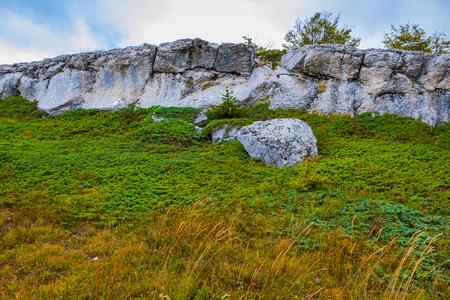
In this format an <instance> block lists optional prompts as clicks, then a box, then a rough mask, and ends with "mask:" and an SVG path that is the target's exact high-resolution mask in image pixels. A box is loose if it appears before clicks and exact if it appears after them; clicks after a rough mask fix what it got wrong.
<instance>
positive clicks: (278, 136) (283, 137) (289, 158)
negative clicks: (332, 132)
mask: <svg viewBox="0 0 450 300" xmlns="http://www.w3.org/2000/svg"><path fill="white" fill-rule="evenodd" d="M236 138H237V140H238V141H239V142H241V143H242V145H244V148H245V150H246V151H247V153H248V154H249V155H250V156H251V157H253V158H259V159H261V160H262V161H264V162H265V163H266V164H270V165H275V166H277V167H284V166H291V167H292V166H295V165H297V164H298V163H299V162H301V161H303V160H304V159H306V158H309V157H312V156H314V155H317V154H318V152H317V140H316V137H315V136H314V133H313V131H312V129H311V127H310V126H309V125H308V124H307V123H306V122H304V121H302V120H299V119H295V118H288V119H273V120H269V121H258V122H254V123H253V124H251V125H249V126H244V127H242V128H241V129H240V130H239V132H238V133H237V136H236Z"/></svg>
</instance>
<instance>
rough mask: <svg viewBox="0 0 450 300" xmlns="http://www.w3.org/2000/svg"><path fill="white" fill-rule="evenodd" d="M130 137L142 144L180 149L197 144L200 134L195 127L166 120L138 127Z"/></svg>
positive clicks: (174, 119)
mask: <svg viewBox="0 0 450 300" xmlns="http://www.w3.org/2000/svg"><path fill="white" fill-rule="evenodd" d="M131 136H133V137H137V138H138V139H139V140H141V141H142V142H149V143H156V144H168V145H176V146H181V147H188V146H191V145H194V144H198V140H199V139H200V134H199V133H198V132H197V131H196V130H195V125H192V124H190V123H188V122H186V121H184V120H181V119H176V118H167V119H164V120H162V121H160V122H154V123H150V124H148V125H147V127H140V128H139V129H138V130H137V131H136V132H135V133H134V134H132V135H131Z"/></svg>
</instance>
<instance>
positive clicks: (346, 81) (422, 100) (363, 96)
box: [0, 39, 450, 126]
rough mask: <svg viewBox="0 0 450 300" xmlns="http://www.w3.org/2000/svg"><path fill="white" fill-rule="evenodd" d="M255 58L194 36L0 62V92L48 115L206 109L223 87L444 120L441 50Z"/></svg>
mask: <svg viewBox="0 0 450 300" xmlns="http://www.w3.org/2000/svg"><path fill="white" fill-rule="evenodd" d="M254 62H255V50H254V48H253V47H252V46H249V45H245V44H228V43H225V44H221V45H218V44H214V43H209V42H206V41H203V40H200V39H184V40H178V41H175V42H172V43H163V44H161V45H159V46H155V45H149V44H143V45H141V46H138V47H127V48H124V49H116V50H110V51H104V52H103V51H97V52H87V53H80V54H74V55H62V56H58V57H55V58H50V59H44V60H43V61H40V62H32V63H18V64H13V65H1V66H0V97H1V98H4V97H7V96H10V95H18V94H21V95H22V96H24V97H25V98H27V99H30V100H33V99H37V100H39V108H41V109H44V110H46V111H49V112H51V113H61V112H64V111H66V110H68V109H71V108H99V109H103V110H116V109H121V108H124V107H126V106H128V105H129V104H132V103H134V104H135V105H136V106H140V107H150V106H153V105H161V106H166V107H167V106H191V107H196V108H202V109H206V108H209V106H210V105H219V104H220V103H221V101H222V98H221V93H223V92H224V91H225V87H226V86H229V87H230V90H232V91H233V92H234V94H233V95H234V96H235V97H236V98H237V101H239V102H242V103H244V104H246V105H251V104H254V103H258V102H260V101H267V102H269V103H270V107H271V108H276V107H282V108H298V109H308V110H309V111H314V110H318V111H322V112H325V113H342V114H350V115H355V114H360V113H363V112H368V111H378V112H381V113H395V114H398V115H402V116H409V117H413V118H416V119H421V120H423V121H424V122H427V123H429V124H430V125H433V126H434V125H440V124H443V123H447V122H449V121H450V55H432V54H426V53H422V52H412V51H402V50H382V49H368V50H360V49H357V48H354V47H347V46H344V45H330V44H325V45H312V46H306V47H302V48H293V49H290V50H289V51H288V53H287V54H286V55H285V56H284V57H283V58H282V61H281V63H280V66H279V67H277V68H276V69H275V70H272V69H271V68H269V67H268V66H258V64H255V63H254Z"/></svg>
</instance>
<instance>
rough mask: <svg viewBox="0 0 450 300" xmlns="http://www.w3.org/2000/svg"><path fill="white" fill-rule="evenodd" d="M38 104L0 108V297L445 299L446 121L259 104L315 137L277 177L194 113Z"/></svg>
mask: <svg viewBox="0 0 450 300" xmlns="http://www.w3.org/2000/svg"><path fill="white" fill-rule="evenodd" d="M35 106H36V104H35V103H29V102H28V101H26V100H24V99H21V98H8V99H6V100H1V101H0V109H1V110H0V184H1V186H2V188H1V190H0V196H1V197H0V222H1V223H0V224H1V227H0V237H1V239H0V249H1V252H0V280H1V285H0V294H1V295H2V298H10V297H21V298H30V299H31V298H37V297H39V298H48V299H54V298H62V299H70V298H76V299H80V298H82V299H83V298H85V299H95V298H102V299H116V298H117V299H118V298H120V297H124V298H133V297H135V298H149V299H152V298H158V297H161V298H164V297H165V298H166V299H169V298H170V299H210V298H213V299H239V298H248V299H253V298H267V299H294V298H295V297H297V298H298V299H302V298H308V297H316V298H319V299H360V298H362V297H365V296H367V297H369V298H380V299H384V298H389V297H390V298H392V299H403V297H404V298H406V299H416V298H417V297H418V299H444V298H445V297H448V296H449V293H450V291H449V290H448V286H449V285H450V262H449V261H448V259H449V257H450V247H449V242H450V235H449V233H448V232H449V228H448V227H449V224H448V220H449V218H450V200H449V199H450V183H449V178H450V176H449V174H448V173H449V170H450V152H449V149H450V134H449V129H450V126H449V125H444V126H440V127H437V128H430V127H428V126H427V125H426V124H424V123H422V122H420V121H417V120H412V119H408V118H401V117H398V116H395V115H383V116H379V115H376V114H363V115H360V116H357V117H355V118H350V117H347V116H331V117H327V116H323V115H320V114H307V113H306V112H303V111H298V110H281V109H278V110H269V109H268V108H267V105H265V104H260V105H257V106H254V107H252V108H250V109H247V110H246V111H245V115H244V117H246V118H247V119H249V120H253V121H254V120H264V119H269V118H282V117H297V118H300V119H303V120H305V121H307V122H308V123H309V124H310V125H311V126H312V128H313V130H314V133H315V135H316V137H317V139H318V141H319V144H318V147H319V153H320V154H321V156H320V157H319V158H318V159H316V160H313V161H309V162H307V163H305V164H302V165H299V166H298V167H295V168H275V167H272V166H267V165H264V164H262V163H261V162H259V161H257V160H254V159H251V158H249V157H248V155H247V154H246V152H245V150H244V149H243V147H242V145H241V144H240V143H238V142H228V143H224V144H221V145H217V144H211V143H210V142H208V141H206V140H199V138H200V137H199V136H198V134H197V133H196V132H195V129H194V127H193V126H191V125H190V124H188V123H186V122H185V121H184V120H190V119H192V114H193V113H195V111H194V110H193V109H184V110H183V109H180V110H176V109H175V110H173V109H165V108H150V109H136V110H133V109H126V110H123V111H118V112H112V113H104V112H100V111H97V110H87V111H71V112H69V113H67V114H65V115H62V116H56V117H51V116H47V117H46V118H45V119H42V118H41V117H42V112H39V111H36V110H35ZM155 110H156V111H157V113H158V114H160V115H167V116H170V117H178V118H180V119H166V120H165V121H163V122H161V123H153V122H152V121H151V118H150V115H151V114H152V113H153V112H154V111H155ZM183 119H184V120H183ZM234 122H235V123H239V122H238V121H234ZM247 122H248V120H244V121H242V122H241V123H243V124H246V123H247ZM218 126H220V122H218ZM210 127H211V126H210ZM95 257H97V258H98V260H92V259H93V258H95ZM225 295H227V296H225Z"/></svg>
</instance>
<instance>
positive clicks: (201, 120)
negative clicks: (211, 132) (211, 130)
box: [192, 112, 208, 126]
mask: <svg viewBox="0 0 450 300" xmlns="http://www.w3.org/2000/svg"><path fill="white" fill-rule="evenodd" d="M207 120H208V117H207V116H206V115H205V113H204V112H200V113H199V114H198V115H197V118H195V120H194V122H192V123H193V124H194V125H196V126H205V125H206V121H207Z"/></svg>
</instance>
